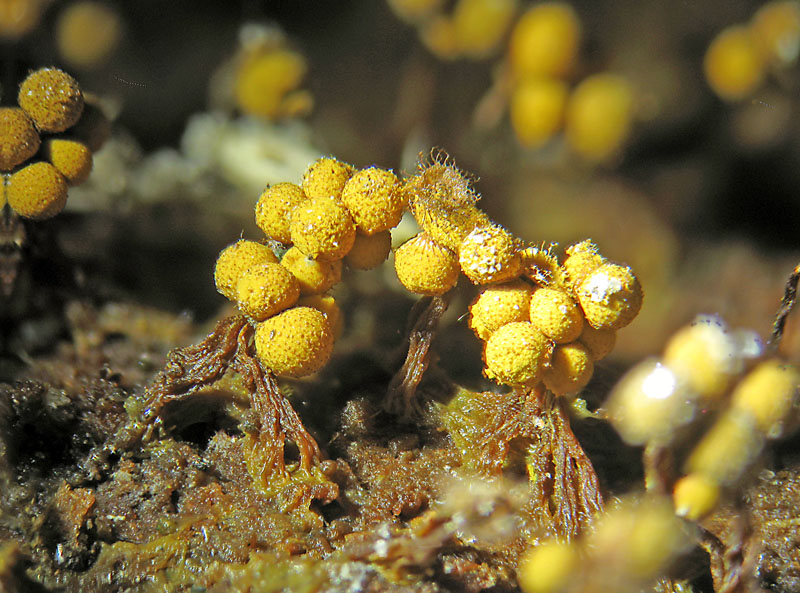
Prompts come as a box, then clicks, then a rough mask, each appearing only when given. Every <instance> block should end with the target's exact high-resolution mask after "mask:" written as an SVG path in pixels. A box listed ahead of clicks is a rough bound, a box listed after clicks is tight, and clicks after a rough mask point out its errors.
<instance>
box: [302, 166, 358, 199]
mask: <svg viewBox="0 0 800 593" xmlns="http://www.w3.org/2000/svg"><path fill="white" fill-rule="evenodd" d="M352 175H353V166H352V165H348V164H347V163H343V162H342V161H339V160H336V159H334V158H329V157H323V158H321V159H318V160H316V161H314V162H313V163H311V164H310V165H309V166H308V168H307V169H306V171H305V173H303V180H302V181H301V182H300V187H302V188H303V191H304V192H305V193H306V195H307V196H308V197H309V198H330V197H333V198H336V199H337V200H338V199H339V198H341V195H342V190H343V189H344V185H345V183H347V180H348V179H350V177H351V176H352Z"/></svg>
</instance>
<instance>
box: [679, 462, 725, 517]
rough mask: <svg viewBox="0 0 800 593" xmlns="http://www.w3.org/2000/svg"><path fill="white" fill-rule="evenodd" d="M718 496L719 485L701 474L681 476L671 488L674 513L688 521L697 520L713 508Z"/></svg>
mask: <svg viewBox="0 0 800 593" xmlns="http://www.w3.org/2000/svg"><path fill="white" fill-rule="evenodd" d="M719 498H720V487H719V484H717V483H716V482H715V481H714V480H712V479H711V478H709V477H708V476H705V475H703V474H698V473H693V474H689V475H686V476H683V477H682V478H681V479H679V480H678V481H677V482H675V486H673V488H672V500H673V502H674V503H675V514H676V515H678V516H679V517H685V518H686V519H688V520H689V521H698V520H700V519H702V518H703V517H705V516H706V515H707V514H708V513H710V512H711V511H712V510H714V507H715V506H717V502H719Z"/></svg>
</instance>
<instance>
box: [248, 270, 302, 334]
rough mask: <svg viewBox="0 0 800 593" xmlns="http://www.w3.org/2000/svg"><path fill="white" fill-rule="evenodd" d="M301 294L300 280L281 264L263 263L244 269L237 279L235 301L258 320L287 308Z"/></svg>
mask: <svg viewBox="0 0 800 593" xmlns="http://www.w3.org/2000/svg"><path fill="white" fill-rule="evenodd" d="M299 296H300V283H299V282H298V281H297V278H295V277H294V276H293V275H292V273H291V272H290V271H289V270H287V269H286V268H284V267H283V266H282V265H280V264H278V263H271V262H267V263H263V264H256V265H254V266H250V267H249V268H247V269H245V270H244V271H243V272H242V273H241V274H240V275H239V280H238V281H237V282H236V304H237V305H238V306H239V309H240V310H241V311H242V313H244V314H245V315H247V316H248V317H250V318H251V319H254V320H255V321H264V320H265V319H267V318H268V317H272V316H273V315H275V314H277V313H280V312H281V311H283V310H284V309H288V308H289V307H291V306H292V305H294V304H295V303H296V302H297V299H298V297H299Z"/></svg>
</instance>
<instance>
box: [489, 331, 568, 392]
mask: <svg viewBox="0 0 800 593" xmlns="http://www.w3.org/2000/svg"><path fill="white" fill-rule="evenodd" d="M552 351H553V342H551V341H550V340H549V339H548V338H547V336H545V335H544V334H543V333H542V332H540V331H539V330H538V329H537V328H536V327H535V326H534V325H533V324H532V323H530V322H528V321H515V322H512V323H507V324H506V325H504V326H502V327H501V328H499V329H498V330H496V331H495V332H494V333H493V334H492V335H491V336H489V339H488V340H487V341H486V347H485V348H484V349H483V361H484V363H485V364H486V369H485V371H484V372H485V374H486V376H487V377H489V378H490V379H493V380H495V381H497V382H498V383H503V384H505V385H523V386H527V387H533V386H534V385H536V383H538V382H539V381H540V380H541V378H542V374H543V373H544V369H545V367H546V366H547V365H548V364H549V362H550V356H551V355H552Z"/></svg>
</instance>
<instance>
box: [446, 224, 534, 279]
mask: <svg viewBox="0 0 800 593" xmlns="http://www.w3.org/2000/svg"><path fill="white" fill-rule="evenodd" d="M520 250H521V245H520V241H519V240H518V239H517V238H516V237H514V235H512V234H511V233H510V232H508V231H507V230H506V229H505V228H503V227H502V226H500V225H499V224H490V225H487V226H482V227H478V228H476V229H474V230H473V231H472V232H470V233H469V234H468V235H467V236H466V237H464V240H463V241H461V243H460V244H459V246H458V263H459V265H460V266H461V271H462V272H464V275H465V276H466V277H467V278H469V279H470V281H471V282H472V283H473V284H493V283H496V282H505V281H507V280H511V279H513V278H516V277H518V276H519V275H520V274H521V273H522V256H521V255H520Z"/></svg>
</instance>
